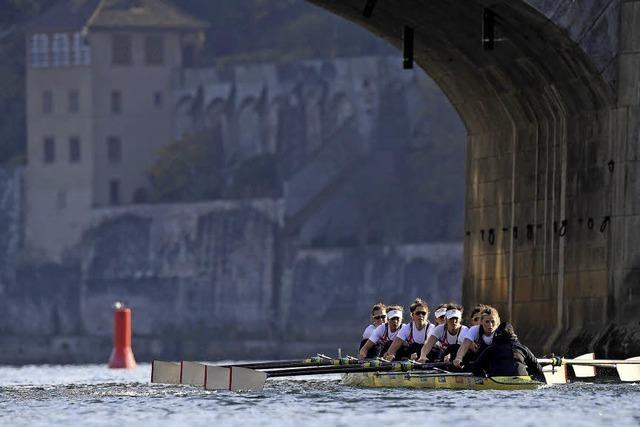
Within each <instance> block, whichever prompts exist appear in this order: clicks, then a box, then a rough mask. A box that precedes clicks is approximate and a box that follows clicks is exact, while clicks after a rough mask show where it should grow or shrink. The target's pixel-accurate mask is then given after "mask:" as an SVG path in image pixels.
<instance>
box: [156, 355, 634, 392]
mask: <svg viewBox="0 0 640 427" xmlns="http://www.w3.org/2000/svg"><path fill="white" fill-rule="evenodd" d="M327 359H328V360H327ZM538 362H539V363H541V364H543V365H544V366H543V373H544V376H545V380H546V384H547V385H551V384H566V383H567V366H572V367H573V371H574V374H575V376H576V378H588V377H594V376H595V375H596V368H603V367H605V368H615V369H616V370H617V371H618V374H619V376H620V380H621V381H623V382H628V381H640V357H633V358H630V359H624V360H620V359H617V360H615V359H595V355H594V354H593V353H589V354H585V355H582V356H579V357H575V358H573V359H565V358H561V357H552V358H550V359H538ZM151 366H152V368H151V382H152V383H161V384H188V385H193V386H198V387H204V389H205V390H231V391H249V390H251V391H259V390H262V388H263V387H264V384H265V381H266V380H267V379H268V378H275V377H294V376H300V375H324V374H342V375H343V377H342V382H343V384H345V385H349V386H355V387H378V388H380V387H384V388H399V387H404V388H422V389H454V390H456V389H457V390H533V389H537V388H539V387H540V386H542V385H545V383H543V382H539V381H535V380H533V379H531V378H530V377H528V376H524V377H523V376H503V377H491V378H482V377H475V376H473V375H472V374H470V373H458V372H448V371H446V370H445V369H447V367H448V366H447V364H445V363H444V362H435V363H423V364H420V363H415V362H410V361H404V362H397V363H396V362H387V361H384V360H373V361H367V362H359V361H357V359H354V358H349V357H347V358H344V359H331V358H329V357H327V356H324V355H319V356H318V358H310V359H304V360H301V361H295V360H294V361H291V360H285V361H274V362H260V363H245V364H240V365H210V364H206V363H200V362H189V361H182V362H163V361H159V360H154V361H153V363H152V365H151Z"/></svg>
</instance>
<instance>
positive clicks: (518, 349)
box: [473, 322, 545, 382]
mask: <svg viewBox="0 0 640 427" xmlns="http://www.w3.org/2000/svg"><path fill="white" fill-rule="evenodd" d="M473 374H474V375H476V376H482V377H484V376H489V377H511V376H531V377H533V379H535V380H538V381H543V382H544V381H545V379H544V374H543V373H542V367H541V366H540V364H539V363H538V360H537V359H536V357H535V356H534V355H533V353H532V352H531V350H529V349H528V348H527V346H525V345H524V344H522V343H521V342H520V341H518V336H517V335H516V333H515V331H514V330H513V326H512V325H511V324H510V323H507V322H502V323H501V324H500V325H499V326H498V327H497V328H496V331H495V333H494V335H493V342H492V343H491V345H489V346H488V347H487V348H485V349H484V350H483V351H482V353H480V354H479V355H478V357H477V358H476V359H475V361H474V363H473Z"/></svg>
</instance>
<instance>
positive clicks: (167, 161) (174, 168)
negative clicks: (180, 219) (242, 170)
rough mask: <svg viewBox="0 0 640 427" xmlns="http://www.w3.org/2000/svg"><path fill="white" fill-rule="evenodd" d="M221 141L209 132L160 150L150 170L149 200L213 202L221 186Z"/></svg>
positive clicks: (190, 136) (188, 137) (220, 190)
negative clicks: (150, 186)
mask: <svg viewBox="0 0 640 427" xmlns="http://www.w3.org/2000/svg"><path fill="white" fill-rule="evenodd" d="M223 164H224V156H223V149H222V142H221V141H220V140H217V139H215V138H213V137H212V136H211V134H210V133H199V134H194V135H186V136H185V137H184V138H182V139H181V140H180V141H177V142H175V143H173V144H171V145H168V146H166V147H165V148H163V149H162V150H161V152H160V154H159V156H158V161H157V162H156V163H155V164H154V166H153V167H152V168H151V170H150V171H149V178H150V180H151V185H152V194H151V201H152V202H156V203H171V202H195V201H201V200H210V199H215V198H217V197H219V196H220V195H221V192H222V189H223V185H224V171H223Z"/></svg>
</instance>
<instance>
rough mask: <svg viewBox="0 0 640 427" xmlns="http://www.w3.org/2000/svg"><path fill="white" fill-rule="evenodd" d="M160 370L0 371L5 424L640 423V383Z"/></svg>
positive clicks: (0, 413) (370, 426) (0, 418)
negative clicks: (178, 375) (455, 383)
mask: <svg viewBox="0 0 640 427" xmlns="http://www.w3.org/2000/svg"><path fill="white" fill-rule="evenodd" d="M150 371H151V369H150V366H149V365H141V366H139V367H138V368H137V369H135V370H132V371H123V370H109V369H107V368H106V367H104V366H98V365H85V366H26V367H20V368H16V367H0V425H11V426H52V425H65V426H72V425H80V424H82V425H92V426H130V425H154V426H156V425H158V426H180V425H185V426H186V425H189V426H212V425H220V426H243V427H244V426H250V427H253V426H327V425H329V426H367V427H374V426H380V425H388V426H404V425H407V426H409V425H411V426H413V425H416V424H417V425H426V426H431V425H433V426H439V425H445V424H446V425H450V426H458V427H461V426H464V425H472V426H473V427H482V426H492V427H495V426H500V425H505V424H510V425H517V426H544V427H550V426H563V427H566V426H598V427H603V426H615V427H623V426H639V425H640V384H589V383H573V384H567V385H562V386H553V387H545V388H541V389H539V390H530V391H518V392H504V391H443V390H437V391H436V390H400V389H393V390H390V389H357V388H352V387H347V386H344V385H342V384H340V382H339V377H338V376H335V375H326V376H316V377H307V378H305V379H302V378H299V379H282V378H275V379H269V380H268V381H267V384H266V386H265V389H264V391H262V392H260V393H242V394H237V393H232V392H226V391H224V392H219V391H217V392H213V391H204V390H202V389H199V388H195V387H190V386H165V385H158V384H150V383H149V378H150Z"/></svg>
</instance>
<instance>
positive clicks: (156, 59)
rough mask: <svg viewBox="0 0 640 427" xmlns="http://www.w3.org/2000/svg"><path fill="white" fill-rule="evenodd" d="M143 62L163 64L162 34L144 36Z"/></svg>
mask: <svg viewBox="0 0 640 427" xmlns="http://www.w3.org/2000/svg"><path fill="white" fill-rule="evenodd" d="M144 63H145V64H146V65H162V64H164V43H163V40H162V36H147V37H145V39H144Z"/></svg>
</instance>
